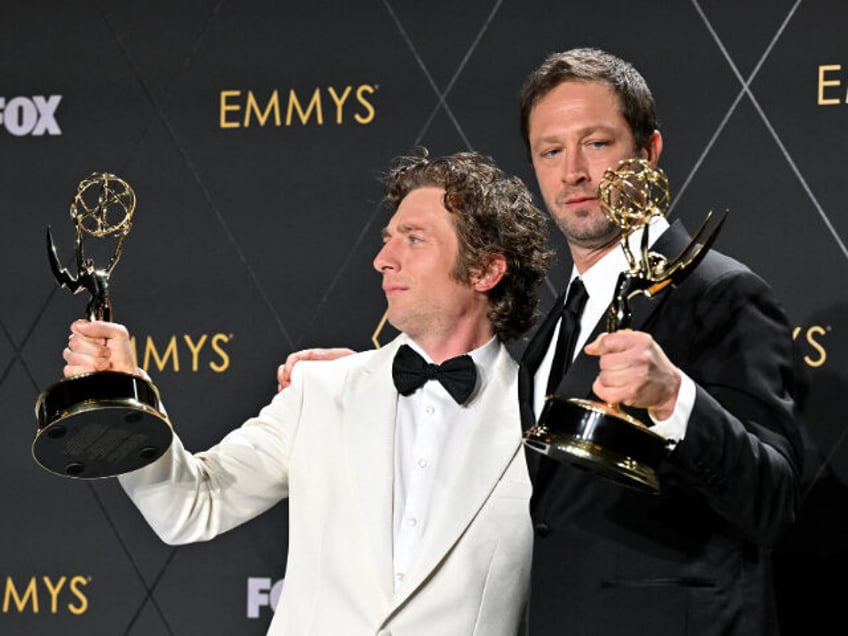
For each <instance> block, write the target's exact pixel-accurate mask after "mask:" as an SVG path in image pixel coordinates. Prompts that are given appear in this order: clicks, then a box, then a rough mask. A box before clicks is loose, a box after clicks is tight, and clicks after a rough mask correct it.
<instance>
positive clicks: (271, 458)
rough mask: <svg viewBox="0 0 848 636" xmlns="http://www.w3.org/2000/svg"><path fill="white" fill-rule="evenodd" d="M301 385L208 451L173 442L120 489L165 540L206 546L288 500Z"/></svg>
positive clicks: (298, 378)
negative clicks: (282, 500)
mask: <svg viewBox="0 0 848 636" xmlns="http://www.w3.org/2000/svg"><path fill="white" fill-rule="evenodd" d="M302 395H303V382H302V376H301V374H300V373H297V370H296V372H295V375H294V377H293V379H292V384H291V385H290V386H289V387H288V388H286V389H285V390H283V391H282V392H280V393H278V394H277V395H276V396H275V397H274V399H273V400H272V402H271V403H270V404H268V405H267V406H266V407H264V408H263V409H262V410H261V411H260V413H259V414H258V415H257V416H256V417H254V418H251V419H249V420H247V421H246V422H244V424H242V425H241V427H239V428H237V429H235V430H234V431H232V432H231V433H229V434H228V435H227V436H226V437H224V439H222V440H221V442H219V443H218V444H217V445H215V446H213V447H212V448H210V449H209V450H207V451H203V452H199V453H196V454H192V453H190V452H188V451H187V450H186V449H185V448H184V446H183V444H182V442H181V441H180V439H179V438H178V437H176V436H175V437H174V440H173V443H172V445H171V447H170V449H169V450H168V451H167V452H166V453H165V454H164V455H163V456H162V457H161V458H160V459H159V460H157V461H156V462H154V463H153V464H151V465H150V466H147V467H145V468H142V469H140V470H137V471H134V472H132V473H128V474H126V475H122V476H120V477H119V481H120V483H121V486H122V487H123V488H124V490H125V491H126V492H127V494H128V495H129V496H130V499H132V501H133V503H134V504H135V505H136V506H137V507H138V509H139V510H140V511H141V513H142V515H143V516H144V517H145V519H146V520H147V522H148V523H149V524H150V526H151V527H152V528H153V530H154V531H155V532H156V534H157V535H158V536H159V537H160V538H161V539H162V540H163V541H165V542H166V543H170V544H182V543H191V542H195V541H206V540H209V539H212V538H213V537H215V536H217V535H219V534H221V533H222V532H225V531H227V530H229V529H231V528H234V527H235V526H237V525H239V524H241V523H244V522H245V521H248V520H249V519H252V518H253V517H256V516H257V515H259V514H261V513H262V512H264V511H266V510H268V509H269V508H271V507H272V506H273V505H274V504H276V503H277V502H279V501H280V500H281V499H283V498H285V497H287V496H288V475H289V457H290V455H291V445H292V442H293V440H294V438H295V434H296V429H297V423H298V422H299V420H300V412H301V405H302Z"/></svg>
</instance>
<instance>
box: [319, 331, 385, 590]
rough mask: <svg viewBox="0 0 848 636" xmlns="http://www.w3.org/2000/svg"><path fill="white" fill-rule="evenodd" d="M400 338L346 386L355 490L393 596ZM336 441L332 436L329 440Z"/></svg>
mask: <svg viewBox="0 0 848 636" xmlns="http://www.w3.org/2000/svg"><path fill="white" fill-rule="evenodd" d="M396 349H397V342H393V343H391V344H389V345H387V346H386V347H384V348H382V349H380V350H378V351H375V352H373V354H372V357H371V358H370V359H369V360H368V362H367V363H366V364H364V365H363V366H362V367H361V368H360V369H357V370H356V371H354V372H353V373H352V376H351V379H350V382H349V385H348V387H347V389H346V396H345V408H344V424H345V425H344V427H343V430H344V435H345V438H344V440H342V443H343V444H344V448H345V451H346V452H345V456H346V457H347V460H348V467H347V469H348V470H349V473H350V479H351V481H352V483H353V485H354V488H353V492H354V496H355V497H356V499H357V501H358V502H360V503H361V506H360V509H361V511H362V521H363V523H364V525H365V526H366V528H367V529H368V536H369V538H370V543H371V550H372V552H373V555H374V563H375V566H376V574H377V579H378V581H379V586H380V588H381V590H382V591H383V592H384V594H385V598H386V599H387V600H388V599H389V598H390V597H391V596H392V594H393V586H394V582H393V565H392V544H393V539H392V537H393V521H392V514H393V513H392V505H393V503H392V502H393V498H394V497H393V476H394V435H395V419H396V416H397V392H396V391H395V388H394V385H393V384H392V375H391V365H392V360H393V359H394V353H395V351H396ZM327 442H328V443H332V440H327Z"/></svg>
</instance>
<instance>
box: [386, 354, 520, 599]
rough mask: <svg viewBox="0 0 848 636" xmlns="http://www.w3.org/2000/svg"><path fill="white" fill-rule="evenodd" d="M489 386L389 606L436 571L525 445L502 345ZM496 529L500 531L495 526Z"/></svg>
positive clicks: (511, 370) (512, 369)
mask: <svg viewBox="0 0 848 636" xmlns="http://www.w3.org/2000/svg"><path fill="white" fill-rule="evenodd" d="M488 374H489V375H490V377H489V380H488V381H487V383H486V386H484V387H483V389H482V390H481V391H480V394H479V395H477V396H475V398H474V403H472V406H473V408H475V409H477V413H476V416H475V419H474V430H473V432H472V435H471V439H470V443H469V446H468V450H467V452H466V453H465V455H464V456H463V458H462V459H461V460H460V462H459V465H458V466H456V469H455V471H454V473H453V475H452V476H451V478H450V480H449V482H448V486H447V489H446V494H445V496H444V498H443V500H442V501H439V502H435V503H436V507H435V508H434V510H433V517H432V520H431V521H430V523H429V524H428V527H427V533H426V535H425V536H424V538H423V540H422V543H421V545H420V547H419V552H418V555H417V556H416V558H415V559H414V560H413V562H412V563H411V564H410V568H409V571H408V572H407V575H406V577H405V578H404V581H403V584H402V585H401V586H400V587H399V588H398V589H397V590H396V593H395V598H394V599H393V603H392V607H391V610H392V611H394V610H395V609H396V608H397V607H399V606H400V605H401V604H403V603H404V602H405V601H406V600H407V599H408V598H409V597H410V595H412V594H413V593H414V592H415V591H416V590H417V589H418V588H419V587H420V586H421V585H422V584H423V583H424V582H425V581H426V580H427V579H428V578H429V577H430V576H431V575H432V573H433V571H434V570H435V569H436V568H437V567H438V565H439V564H440V563H441V562H442V561H443V560H444V559H445V557H446V556H447V554H448V553H449V552H450V550H451V549H452V548H453V546H454V545H455V544H456V542H457V541H458V540H459V539H460V537H461V536H462V535H463V533H464V532H465V531H466V529H467V528H468V526H469V525H470V524H471V523H472V522H473V521H474V519H475V517H476V516H477V514H478V513H479V512H480V509H481V508H482V507H483V506H484V505H485V504H486V502H487V501H488V499H489V497H490V495H491V494H492V491H493V490H494V488H495V486H496V485H497V483H498V481H499V480H500V478H501V477H502V475H503V473H504V472H505V471H506V469H507V468H508V466H509V465H510V462H511V461H512V460H513V458H514V457H515V455H516V453H517V452H518V451H519V449H520V446H521V436H520V427H519V410H518V400H517V399H516V397H517V379H516V367H515V362H514V361H513V359H512V357H511V356H510V355H509V352H508V351H507V349H506V347H505V346H504V345H500V350H499V352H498V356H497V359H496V360H495V364H494V365H493V366H492V368H491V369H490V370H488ZM492 531H493V532H498V531H499V529H497V528H493V529H492Z"/></svg>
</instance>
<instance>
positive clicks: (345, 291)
mask: <svg viewBox="0 0 848 636" xmlns="http://www.w3.org/2000/svg"><path fill="white" fill-rule="evenodd" d="M846 24H848V5H846V4H845V3H844V2H843V0H805V1H802V0H768V1H765V0H760V1H757V2H727V1H726V0H641V1H636V2H634V1H633V0H626V1H620V0H608V1H607V2H594V3H587V2H576V1H571V0H565V1H563V2H559V3H551V2H543V1H541V0H475V1H469V2H456V1H451V2H443V1H441V0H438V1H428V2H423V1H420V0H372V1H370V2H366V1H365V0H348V1H344V2H342V1H340V0H336V1H335V2H326V1H313V2H298V3H295V2H286V1H278V2H270V1H265V2H260V1H257V0H246V1H238V2H237V1H235V0H193V1H192V2H188V1H181V2H171V1H168V2H166V1H164V0H149V1H147V2H127V1H121V0H97V1H79V2H73V3H71V2H58V1H56V2H49V1H46V0H27V1H26V2H23V1H20V0H7V1H6V2H3V3H2V5H0V158H2V168H0V215H2V216H0V220H2V232H0V254H2V256H0V258H2V269H0V275H2V279H3V283H4V284H3V286H2V298H3V301H2V303H0V418H2V428H0V431H2V438H0V439H2V458H3V461H2V464H0V466H1V467H0V470H2V473H0V475H2V478H1V479H0V520H2V521H0V524H2V525H0V527H2V542H0V584H2V594H3V596H2V605H0V632H2V633H3V634H39V635H40V634H53V633H64V634H87V635H98V634H103V635H109V636H112V635H114V634H129V635H133V636H142V635H148V634H174V635H190V634H198V633H203V634H233V633H239V634H262V633H264V631H265V629H266V627H267V624H268V622H269V620H270V617H271V611H272V610H271V609H270V607H269V604H270V603H271V602H272V601H271V600H272V599H273V598H274V596H275V593H276V591H277V590H278V589H279V584H278V582H279V581H280V579H281V578H282V577H283V574H284V565H285V557H286V547H285V546H286V507H285V505H280V506H279V507H277V508H275V509H274V510H272V511H270V512H269V513H267V514H266V515H264V516H263V517H262V518H260V519H258V520H256V521H254V522H252V523H250V524H248V525H246V526H243V527H241V528H238V529H236V530H234V531H232V532H230V533H229V534H227V535H225V536H222V537H220V538H218V539H216V540H215V541H214V542H212V543H209V544H201V545H193V546H186V547H180V548H173V547H168V546H165V545H162V544H161V543H160V542H159V541H158V540H157V539H156V538H155V536H154V535H153V534H152V532H151V531H150V530H149V529H148V528H147V526H146V525H145V523H144V522H143V520H142V519H141V517H140V516H139V514H138V513H137V512H136V511H135V509H134V508H133V507H132V505H131V504H130V503H129V502H128V501H127V500H126V498H125V497H124V496H123V493H122V492H121V491H120V488H119V487H118V485H117V483H115V482H114V480H106V481H75V480H70V479H63V478H59V477H55V476H53V475H51V474H49V473H47V472H46V471H44V470H42V469H41V468H39V467H38V466H37V465H36V464H35V462H34V461H33V460H32V457H31V455H30V445H31V442H32V438H33V435H34V433H35V428H36V423H35V419H34V415H33V406H34V403H35V400H36V397H37V395H38V394H39V392H40V391H41V390H42V389H44V388H45V387H47V386H49V385H50V384H52V383H53V382H55V381H57V380H58V379H59V377H60V374H61V367H62V360H61V358H60V351H61V349H62V347H63V344H64V341H65V339H66V336H67V329H68V324H69V323H70V321H71V320H72V319H73V318H75V317H79V316H81V315H82V313H83V311H84V306H85V300H84V299H83V298H82V297H80V296H76V297H75V296H72V295H71V294H69V293H67V291H65V290H62V289H59V288H58V287H57V285H56V284H55V282H54V281H53V279H52V276H51V275H50V272H49V269H48V265H47V259H46V254H45V249H44V233H45V228H46V227H47V226H48V225H50V226H52V227H53V232H54V235H55V237H56V242H57V245H58V247H59V251H60V254H62V255H63V257H64V258H65V259H66V260H70V257H71V255H72V226H71V223H70V220H69V218H68V205H69V203H70V199H71V196H72V194H73V192H74V190H75V188H76V185H77V183H78V182H79V181H80V180H81V179H83V178H84V177H85V176H87V175H88V174H89V173H91V172H95V171H97V172H100V171H109V172H114V173H116V174H118V175H120V176H122V177H123V178H125V179H126V180H128V181H129V182H130V183H131V184H132V185H133V187H134V188H135V191H136V193H137V195H138V208H137V211H136V217H135V226H134V228H133V231H132V233H131V234H130V236H129V238H128V239H127V243H126V247H125V251H124V255H123V257H122V260H121V262H120V263H119V264H118V266H117V268H116V269H115V271H114V273H113V277H112V285H113V301H114V304H115V319H116V320H118V321H120V322H124V323H126V324H128V325H129V326H130V327H131V328H132V331H133V333H134V334H135V338H136V345H137V350H138V354H139V358H140V359H141V360H142V361H143V362H145V366H146V367H147V368H148V370H149V371H150V373H151V375H152V377H153V379H154V381H155V383H156V384H157V385H158V387H159V389H160V390H161V392H162V394H163V396H164V399H165V401H166V404H167V407H168V411H169V414H170V416H171V419H172V420H173V421H174V422H175V426H176V428H177V429H178V431H179V433H180V435H181V436H182V437H183V439H184V440H185V442H186V444H187V446H188V447H190V448H193V449H196V450H199V449H201V448H204V447H206V446H207V445H209V444H211V443H212V442H214V441H215V440H217V439H218V438H220V437H221V436H222V435H223V433H225V432H226V431H227V430H229V429H230V428H232V427H234V426H236V425H238V424H239V423H240V422H241V420H242V419H243V418H245V417H247V416H249V415H251V414H252V413H253V412H254V411H255V409H256V408H257V407H258V406H260V405H261V404H263V403H264V402H265V401H267V400H268V399H269V398H270V397H271V396H272V395H273V394H274V392H275V386H276V381H275V370H276V366H277V364H278V363H279V362H281V361H282V360H283V358H284V357H285V355H286V354H287V353H288V352H290V351H292V350H296V349H299V348H303V347H306V346H333V345H340V344H344V345H348V346H352V347H355V348H366V347H370V346H373V345H374V343H375V342H376V343H377V344H379V342H380V340H381V338H382V339H383V341H385V339H386V338H387V337H388V334H386V333H384V332H382V331H380V330H379V329H378V327H379V325H380V321H381V318H382V316H383V312H384V300H383V298H382V294H381V292H380V289H379V285H378V278H377V276H376V274H375V273H374V271H373V270H372V268H371V259H372V258H373V256H374V254H375V253H376V251H377V249H378V247H379V243H380V238H379V229H380V228H381V227H382V225H383V224H384V223H385V221H386V218H387V217H386V214H385V211H384V210H383V209H382V208H381V207H380V206H379V197H380V186H379V183H378V180H377V178H378V176H379V174H380V172H381V171H382V170H384V169H385V168H386V166H387V164H388V161H389V159H390V158H391V157H393V156H395V155H398V154H403V153H406V152H409V151H410V150H411V149H413V148H414V147H415V146H416V145H419V144H423V145H425V146H427V147H428V148H429V149H430V150H431V151H432V152H433V153H435V154H442V153H449V152H454V151H457V150H463V149H475V150H478V151H480V152H483V153H485V154H488V155H491V156H493V157H494V158H495V159H496V160H497V161H498V163H499V164H500V165H501V166H502V167H503V168H505V169H506V170H508V171H510V172H513V173H516V174H518V175H520V176H522V177H523V178H524V179H525V180H526V181H527V182H528V183H529V184H532V185H533V187H534V188H535V184H534V183H533V178H532V172H531V170H530V168H529V165H528V164H527V162H526V160H525V157H524V152H523V149H522V145H521V141H520V139H519V135H518V122H517V92H518V90H519V87H520V85H521V82H522V80H523V78H524V76H525V75H526V74H527V73H528V72H529V71H530V70H531V69H533V68H534V67H535V66H536V65H537V64H538V63H539V62H540V61H541V60H542V59H543V57H544V56H545V55H546V54H547V53H549V52H551V51H554V50H560V49H564V48H570V47H573V46H585V45H592V46H599V47H602V48H606V49H608V50H610V51H612V52H614V53H617V54H619V55H621V56H622V57H624V58H626V59H629V60H631V61H633V62H634V63H635V64H636V66H637V67H638V68H639V69H640V70H641V71H642V72H643V74H644V75H645V76H646V78H647V80H648V82H649V84H650V85H651V86H652V88H653V90H654V93H655V97H656V99H657V102H658V105H659V113H660V119H661V129H662V131H663V134H664V138H665V151H664V154H663V160H662V165H663V167H664V168H665V170H666V172H667V174H668V176H669V179H670V181H671V183H672V189H673V198H674V203H673V207H672V209H671V211H670V213H669V216H670V217H681V218H683V219H684V220H685V221H687V223H688V225H689V226H690V227H692V226H695V225H697V223H698V222H699V221H700V220H701V218H702V217H703V216H704V214H705V213H706V212H707V210H709V209H716V210H723V209H729V210H730V217H729V220H728V222H727V223H726V224H725V227H724V229H723V231H722V234H721V236H720V238H719V240H718V244H717V247H718V248H719V249H721V250H722V251H724V252H727V253H729V254H731V255H734V256H737V257H739V258H741V259H742V260H744V261H746V262H747V263H748V264H749V265H750V266H751V267H752V268H753V269H754V270H755V271H757V272H759V273H760V274H762V275H763V276H764V277H765V278H766V279H768V280H769V281H770V282H771V283H772V284H773V285H774V287H775V288H776V289H777V291H778V293H779V295H780V296H781V297H782V298H783V300H784V302H785V304H786V307H787V310H788V313H789V315H790V317H791V320H792V322H793V324H794V325H795V326H796V328H797V337H796V342H797V344H798V350H799V371H800V373H801V375H802V378H803V380H804V392H803V410H804V414H805V417H806V421H807V428H806V433H807V437H808V439H809V441H810V449H809V453H808V460H809V461H808V466H807V470H806V473H807V474H806V479H805V508H804V515H803V517H802V519H801V521H800V523H799V525H798V526H797V528H796V529H795V531H794V532H793V534H792V535H791V536H790V537H788V538H787V540H786V541H785V542H784V544H783V545H781V546H780V548H779V549H778V550H777V551H776V553H775V569H776V575H777V579H778V583H779V591H780V599H779V600H780V608H781V613H782V618H783V621H784V625H785V628H784V631H785V632H786V633H790V634H791V633H798V634H801V633H804V634H807V633H814V632H815V631H817V630H818V629H819V628H820V629H821V630H824V627H822V626H823V625H827V624H829V622H830V621H831V620H834V621H844V611H843V610H842V609H841V608H840V607H839V600H840V596H841V595H840V594H839V592H840V591H841V590H840V587H841V586H840V585H839V584H836V585H834V584H832V583H830V582H829V581H831V580H833V579H832V577H838V576H839V575H840V574H841V573H842V572H844V571H845V566H846V547H845V544H846V539H845V537H846V529H848V523H846V517H848V515H846V483H848V445H846V444H845V443H844V437H845V431H846V427H845V421H844V411H845V408H844V401H843V400H842V399H841V398H843V397H844V395H845V391H846V389H848V384H847V383H846V375H848V372H846V353H848V342H846V338H848V313H846V301H847V300H848V296H846V292H845V280H846V276H845V274H846V269H847V268H848V249H846V245H845V242H844V237H845V236H846V235H848V221H846V215H845V187H846V186H845V183H846V176H845V175H846V165H845V160H844V157H845V142H846V139H848V45H846ZM555 246H556V247H557V248H558V249H559V250H560V253H561V254H562V257H561V259H560V261H559V262H558V263H557V264H556V266H555V269H554V271H553V272H552V275H551V276H550V279H549V280H548V281H547V285H546V287H545V290H544V293H543V303H544V305H545V307H544V308H547V306H548V305H549V304H550V303H551V301H552V299H553V297H554V295H555V293H556V291H557V290H558V286H559V284H560V281H561V280H562V277H563V275H564V272H565V271H567V268H568V267H570V263H569V261H568V257H567V255H566V254H565V252H564V250H563V245H562V244H561V243H560V242H559V241H557V240H556V239H555ZM518 349H520V345H519V347H518ZM275 585H276V587H274V586H275ZM646 611H650V608H646ZM830 631H831V630H827V633H830ZM837 631H839V630H838V629H837Z"/></svg>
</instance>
